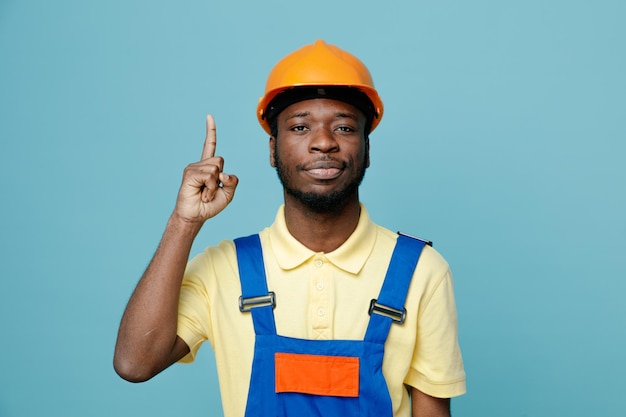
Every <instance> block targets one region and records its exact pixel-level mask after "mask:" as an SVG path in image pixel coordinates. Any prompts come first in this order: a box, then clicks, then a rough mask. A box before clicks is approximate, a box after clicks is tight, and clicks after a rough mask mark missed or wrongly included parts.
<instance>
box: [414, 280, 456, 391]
mask: <svg viewBox="0 0 626 417" xmlns="http://www.w3.org/2000/svg"><path fill="white" fill-rule="evenodd" d="M417 326H418V328H417V339H416V346H415V350H414V353H413V359H412V363H411V369H410V370H409V374H408V375H407V378H406V380H405V383H406V384H407V385H410V386H412V387H415V388H417V389H419V390H420V391H422V392H424V393H425V394H428V395H431V396H433V397H438V398H451V397H456V396H459V395H462V394H464V393H465V390H466V388H465V371H464V368H463V359H462V356H461V349H460V347H459V343H458V323H457V311H456V304H455V298H454V289H453V281H452V273H451V271H450V269H449V268H447V269H446V271H445V272H444V273H443V275H441V276H440V278H439V279H438V282H437V283H436V284H435V285H434V288H433V290H432V293H431V294H430V295H429V294H426V297H425V299H424V300H423V304H422V305H421V306H420V311H419V313H418V324H417Z"/></svg>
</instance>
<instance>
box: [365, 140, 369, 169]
mask: <svg viewBox="0 0 626 417" xmlns="http://www.w3.org/2000/svg"><path fill="white" fill-rule="evenodd" d="M369 167H370V138H369V136H368V137H366V138H365V168H369Z"/></svg>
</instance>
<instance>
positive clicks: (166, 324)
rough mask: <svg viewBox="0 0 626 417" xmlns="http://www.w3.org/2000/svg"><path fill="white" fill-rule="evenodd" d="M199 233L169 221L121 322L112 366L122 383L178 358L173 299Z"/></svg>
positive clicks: (175, 302) (195, 226) (194, 226)
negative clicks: (121, 378)
mask: <svg viewBox="0 0 626 417" xmlns="http://www.w3.org/2000/svg"><path fill="white" fill-rule="evenodd" d="M199 230H200V225H198V224H191V223H187V222H185V221H182V220H180V219H179V218H178V217H176V216H172V217H171V218H170V219H169V221H168V224H167V227H166V229H165V232H164V234H163V237H162V239H161V243H160V244H159V247H158V248H157V251H156V253H155V255H154V257H153V259H152V261H151V262H150V264H149V265H148V268H147V269H146V271H145V272H144V274H143V276H142V278H141V280H140V281H139V283H138V284H137V287H136V288H135V291H134V292H133V295H132V296H131V298H130V300H129V302H128V305H127V307H126V310H125V312H124V315H123V317H122V321H121V323H120V329H119V333H118V339H117V344H116V346H115V357H114V366H115V369H116V371H117V372H118V374H120V376H122V377H123V378H124V379H127V380H131V381H144V380H146V379H149V378H151V377H152V376H154V375H156V374H157V373H158V372H160V371H162V370H163V369H165V368H166V367H168V366H169V365H170V364H171V363H172V362H174V361H176V360H177V359H179V356H181V346H180V341H179V342H178V343H177V340H176V339H177V337H176V328H177V318H178V298H179V294H180V286H181V282H182V278H183V274H184V271H185V266H186V264H187V261H188V258H189V252H190V250H191V245H192V244H193V240H194V238H195V236H196V235H197V233H198V231H199ZM183 353H184V352H183Z"/></svg>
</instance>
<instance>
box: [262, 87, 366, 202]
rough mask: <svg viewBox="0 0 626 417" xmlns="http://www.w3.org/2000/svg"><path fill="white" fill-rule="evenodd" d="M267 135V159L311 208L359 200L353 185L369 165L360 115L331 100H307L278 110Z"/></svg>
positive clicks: (291, 193) (292, 195)
mask: <svg viewBox="0 0 626 417" xmlns="http://www.w3.org/2000/svg"><path fill="white" fill-rule="evenodd" d="M277 122H278V130H277V137H272V138H270V163H271V165H272V166H273V167H275V168H276V170H277V172H278V176H279V178H280V181H281V182H282V184H283V187H284V190H285V200H286V203H287V202H288V201H289V200H292V201H297V202H299V203H302V204H304V205H305V206H307V207H309V208H310V209H313V210H315V211H333V210H338V209H340V208H341V207H343V206H344V205H345V204H346V203H348V202H350V201H353V202H354V201H356V202H358V188H359V185H360V183H361V180H362V179H363V176H364V175H365V169H366V168H367V167H368V166H369V141H368V140H367V138H366V133H365V131H364V129H365V116H364V115H363V113H362V112H361V111H359V110H358V109H357V108H356V107H354V106H352V105H350V104H347V103H344V102H341V101H336V100H330V99H312V100H305V101H300V102H297V103H294V104H292V105H291V106H289V107H287V108H286V109H285V110H283V111H282V112H281V113H280V114H279V115H278V119H277Z"/></svg>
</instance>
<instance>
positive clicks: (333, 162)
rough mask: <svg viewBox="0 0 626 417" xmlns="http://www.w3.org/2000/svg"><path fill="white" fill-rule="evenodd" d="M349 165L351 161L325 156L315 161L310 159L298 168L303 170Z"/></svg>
mask: <svg viewBox="0 0 626 417" xmlns="http://www.w3.org/2000/svg"><path fill="white" fill-rule="evenodd" d="M347 166H349V163H348V162H346V161H342V160H340V159H336V158H333V157H332V156H323V157H321V158H317V159H315V160H313V161H308V162H306V163H304V164H300V165H299V166H298V168H300V169H303V170H309V169H332V168H336V169H344V168H346V167H347Z"/></svg>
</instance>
